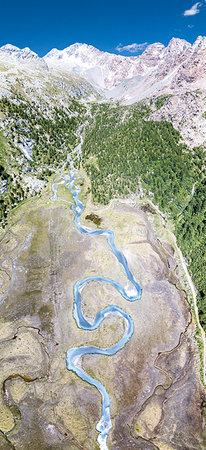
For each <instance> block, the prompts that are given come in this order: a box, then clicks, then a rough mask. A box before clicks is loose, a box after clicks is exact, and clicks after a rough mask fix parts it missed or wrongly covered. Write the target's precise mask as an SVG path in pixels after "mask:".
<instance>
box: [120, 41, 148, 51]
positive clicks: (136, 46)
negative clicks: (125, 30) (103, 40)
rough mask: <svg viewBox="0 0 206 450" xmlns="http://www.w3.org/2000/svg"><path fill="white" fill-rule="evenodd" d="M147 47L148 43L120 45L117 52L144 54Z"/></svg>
mask: <svg viewBox="0 0 206 450" xmlns="http://www.w3.org/2000/svg"><path fill="white" fill-rule="evenodd" d="M147 46H148V42H144V43H143V44H136V43H134V44H129V45H122V44H119V45H118V46H117V47H116V49H115V50H117V51H118V52H130V53H137V52H142V51H143V50H145V49H146V47H147Z"/></svg>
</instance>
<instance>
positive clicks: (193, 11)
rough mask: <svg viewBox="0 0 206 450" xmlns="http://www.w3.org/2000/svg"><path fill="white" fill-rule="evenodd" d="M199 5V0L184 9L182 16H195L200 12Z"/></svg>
mask: <svg viewBox="0 0 206 450" xmlns="http://www.w3.org/2000/svg"><path fill="white" fill-rule="evenodd" d="M200 6H202V4H201V3H200V2H197V3H195V4H194V5H193V6H192V8H190V9H186V11H185V12H184V16H195V15H196V14H198V13H199V12H200Z"/></svg>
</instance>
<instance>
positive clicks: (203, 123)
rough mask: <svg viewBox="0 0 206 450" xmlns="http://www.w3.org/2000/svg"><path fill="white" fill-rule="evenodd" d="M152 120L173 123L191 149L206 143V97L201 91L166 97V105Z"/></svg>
mask: <svg viewBox="0 0 206 450" xmlns="http://www.w3.org/2000/svg"><path fill="white" fill-rule="evenodd" d="M148 103H149V101H148ZM150 119H152V120H167V121H168V122H172V124H173V126H174V128H176V129H177V130H179V131H180V133H181V135H182V137H183V138H184V141H185V142H186V143H187V145H189V146H190V147H197V146H199V145H205V143H206V96H205V93H204V92H202V91H201V90H196V91H193V92H185V93H183V94H181V95H178V94H173V95H169V96H165V100H164V105H163V106H162V107H161V108H160V109H159V110H156V111H154V112H153V113H151V115H150Z"/></svg>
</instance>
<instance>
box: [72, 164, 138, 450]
mask: <svg viewBox="0 0 206 450" xmlns="http://www.w3.org/2000/svg"><path fill="white" fill-rule="evenodd" d="M79 178H80V177H79V176H78V174H77V171H76V170H73V171H72V172H71V173H70V174H68V175H66V176H65V177H63V179H64V184H65V186H66V188H68V189H69V190H70V191H71V193H72V196H73V199H74V203H73V204H72V206H71V209H72V210H73V211H74V212H75V219H74V222H75V225H76V226H77V228H78V230H79V231H80V232H81V233H82V234H87V235H90V236H91V235H95V236H97V235H103V236H105V237H106V238H107V241H108V243H109V246H110V248H111V250H112V251H113V253H114V255H115V256H116V258H117V259H118V261H119V263H120V264H121V265H122V267H123V269H124V271H125V273H126V275H127V278H128V279H129V281H130V282H131V283H132V285H133V287H134V290H135V294H133V295H129V294H128V292H126V290H125V288H124V287H123V286H122V285H121V284H119V283H117V282H116V281H113V280H111V279H109V278H105V277H101V276H96V277H87V278H84V279H83V280H81V281H78V282H77V283H76V284H75V286H74V318H75V320H76V322H77V325H78V327H79V328H82V329H84V330H95V329H97V328H98V327H99V326H100V324H101V323H102V321H103V320H104V318H105V317H106V316H107V315H108V314H117V315H119V316H120V317H121V318H122V319H123V320H124V322H125V333H124V336H123V337H122V339H121V340H120V341H119V342H118V343H117V344H115V345H113V346H112V347H110V348H106V349H102V348H99V347H94V346H85V347H76V348H72V349H70V350H68V351H67V356H66V363H67V368H68V370H72V371H73V372H75V373H76V374H77V375H78V376H79V377H80V378H81V379H82V380H84V381H86V382H87V383H89V384H91V385H93V386H95V387H96V388H97V389H98V391H99V392H100V394H101V396H102V415H101V418H100V421H99V422H98V424H97V426H96V429H97V431H98V432H99V433H100V434H99V437H98V443H99V446H100V449H101V450H107V448H108V447H107V444H106V439H107V436H108V434H109V431H110V429H111V426H112V425H111V418H110V399H109V395H108V393H107V391H106V389H105V387H104V386H103V385H102V384H101V383H100V382H99V381H98V380H95V379H94V378H92V377H90V376H89V375H88V374H87V373H86V372H84V370H83V369H82V367H81V357H82V355H86V354H100V355H114V354H115V353H117V352H118V351H119V350H120V349H122V348H123V347H124V346H125V344H126V343H127V342H128V341H129V339H130V337H131V336H132V333H133V329H134V326H133V320H132V318H131V316H130V315H129V314H128V313H127V312H125V311H124V310H123V309H122V308H119V307H118V306H115V305H110V306H107V307H106V308H104V309H103V310H100V311H98V313H97V314H96V316H95V318H94V319H93V320H92V322H89V321H88V320H87V319H86V318H85V317H84V316H83V314H82V310H81V291H82V289H83V288H84V286H85V285H86V284H87V283H90V282H92V281H101V282H103V283H107V284H110V285H112V286H113V287H114V288H115V289H117V291H118V292H119V293H120V294H121V295H122V297H123V298H124V299H125V300H128V301H130V302H133V301H135V300H139V299H140V298H141V293H142V288H141V286H140V284H139V283H138V281H137V280H135V278H134V276H133V275H132V273H131V271H130V269H129V267H128V263H127V260H126V258H125V256H124V255H123V254H122V253H121V252H120V251H119V250H118V249H117V247H116V246H115V244H114V233H113V232H112V231H110V230H107V229H103V230H96V231H91V230H89V229H87V228H84V227H83V226H82V225H81V223H80V217H81V214H82V211H83V209H84V204H83V203H82V202H81V201H80V200H79V199H78V196H79V193H80V192H81V189H80V188H79V187H78V186H76V184H75V183H76V181H77V180H78V179H79Z"/></svg>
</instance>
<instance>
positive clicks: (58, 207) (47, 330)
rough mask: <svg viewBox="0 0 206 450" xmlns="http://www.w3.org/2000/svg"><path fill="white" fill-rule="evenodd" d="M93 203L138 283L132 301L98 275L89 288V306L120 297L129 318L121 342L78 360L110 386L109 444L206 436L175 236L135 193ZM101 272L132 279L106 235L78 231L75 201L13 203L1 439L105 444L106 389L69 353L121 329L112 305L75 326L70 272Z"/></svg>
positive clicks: (163, 443) (18, 444)
mask: <svg viewBox="0 0 206 450" xmlns="http://www.w3.org/2000/svg"><path fill="white" fill-rule="evenodd" d="M94 209H95V213H96V214H98V216H99V217H101V218H102V223H101V226H102V227H103V228H110V229H112V230H113V231H114V232H115V243H116V245H117V246H118V248H119V249H120V250H121V251H122V252H123V253H124V254H125V256H126V258H127V260H128V264H129V267H130V269H131V270H132V272H133V274H134V276H135V277H136V278H137V279H138V280H139V281H140V283H141V285H142V287H143V294H142V298H141V300H139V301H137V302H134V303H130V302H126V301H125V300H123V299H122V297H121V296H120V294H119V293H118V292H116V291H115V289H114V288H113V287H111V286H109V285H108V286H107V285H106V284H104V285H102V284H101V283H99V282H96V281H95V282H92V283H89V284H88V285H87V286H86V287H85V289H84V291H83V293H82V297H83V305H82V308H83V311H84V314H85V316H86V317H90V318H92V317H94V315H95V314H96V312H97V311H99V310H100V309H103V308H104V307H105V306H106V305H108V304H115V305H118V306H120V307H121V308H123V309H125V310H126V311H127V312H128V313H129V314H130V315H131V316H132V318H133V321H134V334H133V336H132V338H131V340H130V341H129V343H128V344H127V345H126V346H125V347H124V349H122V350H121V351H120V352H118V353H117V354H116V355H114V356H112V357H107V356H101V355H87V356H86V357H84V358H83V360H82V365H83V367H84V369H85V370H86V372H88V373H89V374H91V375H92V376H94V377H95V378H97V379H98V380H100V381H101V382H102V383H103V385H104V386H105V387H106V389H107V391H108V393H109V395H110V400H111V416H112V430H111V434H110V436H109V440H108V447H109V448H110V449H113V450H117V449H121V450H123V449H133V448H136V449H155V448H159V449H162V450H165V449H183V448H184V449H201V448H204V444H203V439H202V426H203V422H202V416H201V413H202V407H201V404H202V401H203V398H204V391H203V388H202V385H201V383H200V377H199V361H198V352H197V346H196V343H195V340H194V332H195V327H194V323H193V320H192V316H191V311H190V306H189V304H188V302H187V299H186V294H185V291H184V290H183V287H182V284H181V280H180V279H179V278H178V275H177V262H176V261H175V253H174V248H173V247H172V245H171V243H169V244H168V243H167V239H166V235H165V234H164V236H163V235H162V238H163V239H162V243H161V240H160V236H159V237H158V238H157V235H156V234H155V232H154V223H155V221H156V220H157V215H156V214H155V213H154V211H152V212H147V215H146V213H145V212H144V211H143V210H141V208H139V207H138V204H137V205H136V206H133V207H131V206H129V205H128V204H127V203H126V202H124V201H121V202H117V201H116V202H113V203H112V204H111V205H110V206H109V207H105V208H102V209H101V210H100V208H95V207H94ZM86 214H87V211H85V216H86ZM82 221H84V217H83V218H82ZM86 223H87V226H88V222H85V224H86ZM91 226H94V227H95V225H93V224H91ZM163 232H164V233H165V231H163ZM94 275H103V276H106V277H109V278H112V279H114V280H116V281H118V282H120V283H122V284H123V285H127V283H128V281H127V279H126V276H125V274H124V272H123V271H122V270H121V268H120V267H119V264H118V262H117V261H116V259H115V257H114V255H113V253H112V252H111V250H110V248H109V246H108V244H107V242H106V241H105V238H104V237H103V236H84V235H81V234H80V233H79V232H78V231H77V229H76V227H75V225H74V223H73V213H72V212H71V211H70V210H69V209H68V208H67V207H65V206H64V205H63V204H62V203H61V202H56V203H52V202H51V201H50V200H49V197H48V196H47V197H45V199H44V201H43V200H42V199H39V200H38V199H37V200H35V199H33V200H31V201H30V202H29V203H27V204H26V205H22V206H21V208H19V209H18V210H16V213H15V215H14V216H13V218H12V219H11V223H10V227H9V228H8V230H7V232H6V233H4V234H3V235H2V236H1V270H0V277H1V285H0V287H1V332H0V357H1V378H0V382H1V398H0V402H1V408H0V411H1V412H0V430H1V434H0V448H2V449H7V448H8V449H9V448H15V449H16V450H21V449H22V450H23V449H27V448H28V449H30V448H32V449H34V450H37V449H40V448H41V449H55V450H56V449H83V450H90V449H95V448H98V446H97V443H96V439H97V432H96V431H95V427H96V424H97V422H98V420H99V418H100V410H101V399H100V396H99V393H98V391H97V390H96V389H95V388H93V387H91V386H90V385H88V384H87V383H85V382H83V381H82V380H80V379H79V378H78V377H77V376H76V375H75V374H73V373H72V372H69V371H68V370H67V369H66V363H65V356H66V351H67V350H68V349H69V348H71V347H74V346H81V345H99V346H101V347H110V346H111V345H113V344H114V342H118V341H119V339H120V338H121V336H122V335H123V333H124V324H123V323H122V322H121V320H119V319H118V318H117V317H116V316H115V317H114V316H112V315H110V316H108V317H107V318H106V319H105V320H104V322H103V323H102V325H101V326H100V328H99V329H97V330H96V331H92V332H90V331H83V330H80V329H78V327H77V326H76V323H75V321H74V318H73V314H72V311H73V286H74V283H75V282H76V281H77V280H81V279H83V278H84V277H86V276H94Z"/></svg>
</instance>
